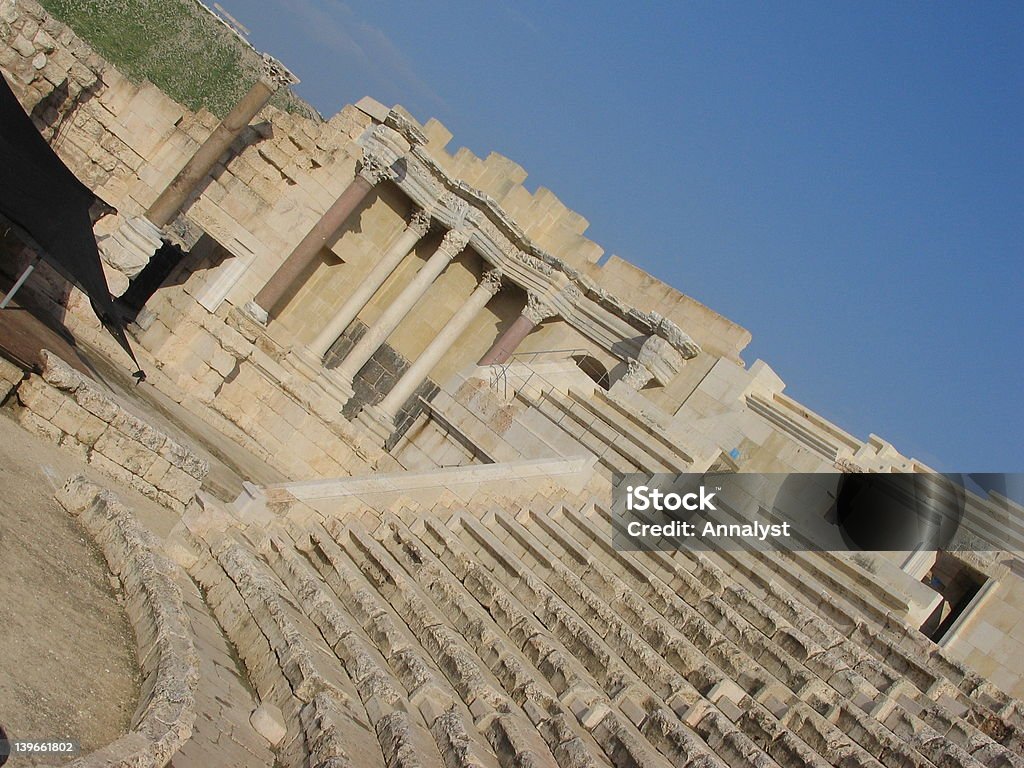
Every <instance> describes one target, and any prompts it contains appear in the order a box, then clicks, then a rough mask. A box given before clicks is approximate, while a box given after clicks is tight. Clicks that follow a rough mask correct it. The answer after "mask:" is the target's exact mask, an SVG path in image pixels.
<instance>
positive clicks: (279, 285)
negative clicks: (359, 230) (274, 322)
mask: <svg viewBox="0 0 1024 768" xmlns="http://www.w3.org/2000/svg"><path fill="white" fill-rule="evenodd" d="M389 177H390V169H389V168H388V167H387V166H386V165H385V164H384V162H383V161H381V160H379V159H378V158H376V157H364V158H363V161H362V167H361V168H360V169H359V173H358V174H356V177H355V178H354V179H353V180H352V183H350V184H349V185H348V186H347V187H346V188H345V191H344V192H342V193H341V195H339V196H338V199H337V200H335V201H334V203H332V204H331V207H330V208H328V209H327V211H326V212H325V213H324V215H323V216H321V217H320V220H319V221H318V222H317V223H316V224H314V225H313V228H312V229H311V230H309V232H308V233H306V236H305V237H304V238H302V241H301V242H300V243H299V244H298V245H297V246H295V249H294V250H293V251H292V252H291V253H290V254H289V255H288V258H287V259H285V260H284V263H283V264H282V265H281V266H280V267H278V268H277V271H276V272H274V274H273V275H272V276H271V278H270V280H268V281H267V284H266V285H264V286H263V288H262V289H260V292H259V293H257V294H256V297H255V298H254V299H253V301H252V303H251V304H250V305H249V311H250V314H252V315H253V316H254V317H255V318H256V319H257V320H259V321H260V322H264V323H265V322H266V321H267V318H268V317H269V315H270V313H271V312H272V311H273V309H274V306H275V305H276V304H277V303H278V302H279V301H280V300H281V298H282V297H283V296H284V295H285V294H286V293H287V292H288V290H289V289H290V288H291V287H292V285H293V284H294V283H295V281H296V280H297V279H298V278H299V276H300V275H301V274H302V273H303V272H304V271H305V270H306V268H307V267H308V266H309V265H310V264H312V263H313V261H314V260H315V259H316V257H317V255H318V254H319V253H320V251H321V250H322V249H323V248H325V247H327V246H330V245H331V244H333V243H334V241H335V240H337V238H338V235H339V233H340V231H341V228H342V227H343V226H344V225H345V222H346V221H347V220H348V218H349V216H351V215H352V213H353V212H354V211H355V210H356V208H358V207H359V206H360V205H361V204H362V202H363V201H364V200H365V199H366V197H367V195H369V194H370V190H372V189H373V188H374V186H376V185H377V184H379V183H380V182H381V181H383V180H384V179H386V178H389ZM252 304H255V306H252Z"/></svg>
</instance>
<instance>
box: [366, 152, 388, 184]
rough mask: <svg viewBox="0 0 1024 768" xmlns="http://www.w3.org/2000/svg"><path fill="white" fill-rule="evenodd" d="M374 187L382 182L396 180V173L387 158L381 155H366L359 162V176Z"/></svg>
mask: <svg viewBox="0 0 1024 768" xmlns="http://www.w3.org/2000/svg"><path fill="white" fill-rule="evenodd" d="M358 175H360V176H362V177H363V178H364V179H366V180H367V181H368V182H370V184H372V185H373V186H377V185H378V184H380V183H381V182H382V181H388V180H389V179H392V178H394V176H395V172H394V171H393V170H392V168H391V164H390V163H389V162H388V161H387V159H386V158H384V157H381V156H380V155H374V154H370V153H364V154H363V159H362V160H360V161H359V174H358Z"/></svg>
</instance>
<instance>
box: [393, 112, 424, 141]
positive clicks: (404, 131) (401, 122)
mask: <svg viewBox="0 0 1024 768" xmlns="http://www.w3.org/2000/svg"><path fill="white" fill-rule="evenodd" d="M384 125H386V126H387V127H388V128H391V129H393V130H395V131H398V133H399V134H401V136H402V138H403V139H405V140H406V141H408V142H409V144H410V146H413V147H418V146H420V145H422V144H426V143H427V136H426V134H425V133H423V131H421V130H420V127H419V126H418V125H416V123H415V121H413V120H412V119H411V118H410V117H409V116H408V115H406V114H404V113H403V112H401V111H399V110H397V109H392V110H391V111H390V112H388V114H387V117H385V118H384Z"/></svg>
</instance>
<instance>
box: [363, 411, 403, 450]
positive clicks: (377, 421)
mask: <svg viewBox="0 0 1024 768" xmlns="http://www.w3.org/2000/svg"><path fill="white" fill-rule="evenodd" d="M356 420H357V421H358V422H359V423H360V424H362V425H363V426H364V427H366V428H367V429H368V430H370V432H372V433H373V434H374V435H376V436H377V437H379V438H380V441H381V444H382V445H386V444H387V442H388V440H389V439H390V438H391V436H392V435H393V434H394V433H395V429H396V428H397V425H396V424H395V421H394V419H392V418H391V416H389V415H388V414H386V413H385V412H384V411H383V410H381V408H380V407H379V406H376V405H368V406H366V407H364V408H363V409H362V410H361V411H359V415H358V416H356Z"/></svg>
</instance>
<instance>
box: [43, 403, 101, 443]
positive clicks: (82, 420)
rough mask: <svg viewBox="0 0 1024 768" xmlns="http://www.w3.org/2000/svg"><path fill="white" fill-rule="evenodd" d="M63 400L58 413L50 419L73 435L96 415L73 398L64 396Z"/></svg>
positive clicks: (60, 428) (59, 427) (62, 429)
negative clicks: (87, 420) (88, 419)
mask: <svg viewBox="0 0 1024 768" xmlns="http://www.w3.org/2000/svg"><path fill="white" fill-rule="evenodd" d="M61 400H62V402H61V404H60V408H58V409H57V413H55V414H54V415H53V418H51V419H50V421H51V422H52V423H53V425H54V426H55V427H57V428H58V429H59V430H61V431H62V432H65V433H67V434H68V435H72V436H74V435H77V434H78V432H79V430H81V429H82V427H84V426H85V424H86V419H87V418H95V417H94V416H93V415H92V414H91V413H89V412H88V411H86V410H85V409H84V408H82V406H80V405H78V403H76V402H75V401H74V400H72V399H71V398H68V397H64V398H61Z"/></svg>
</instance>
